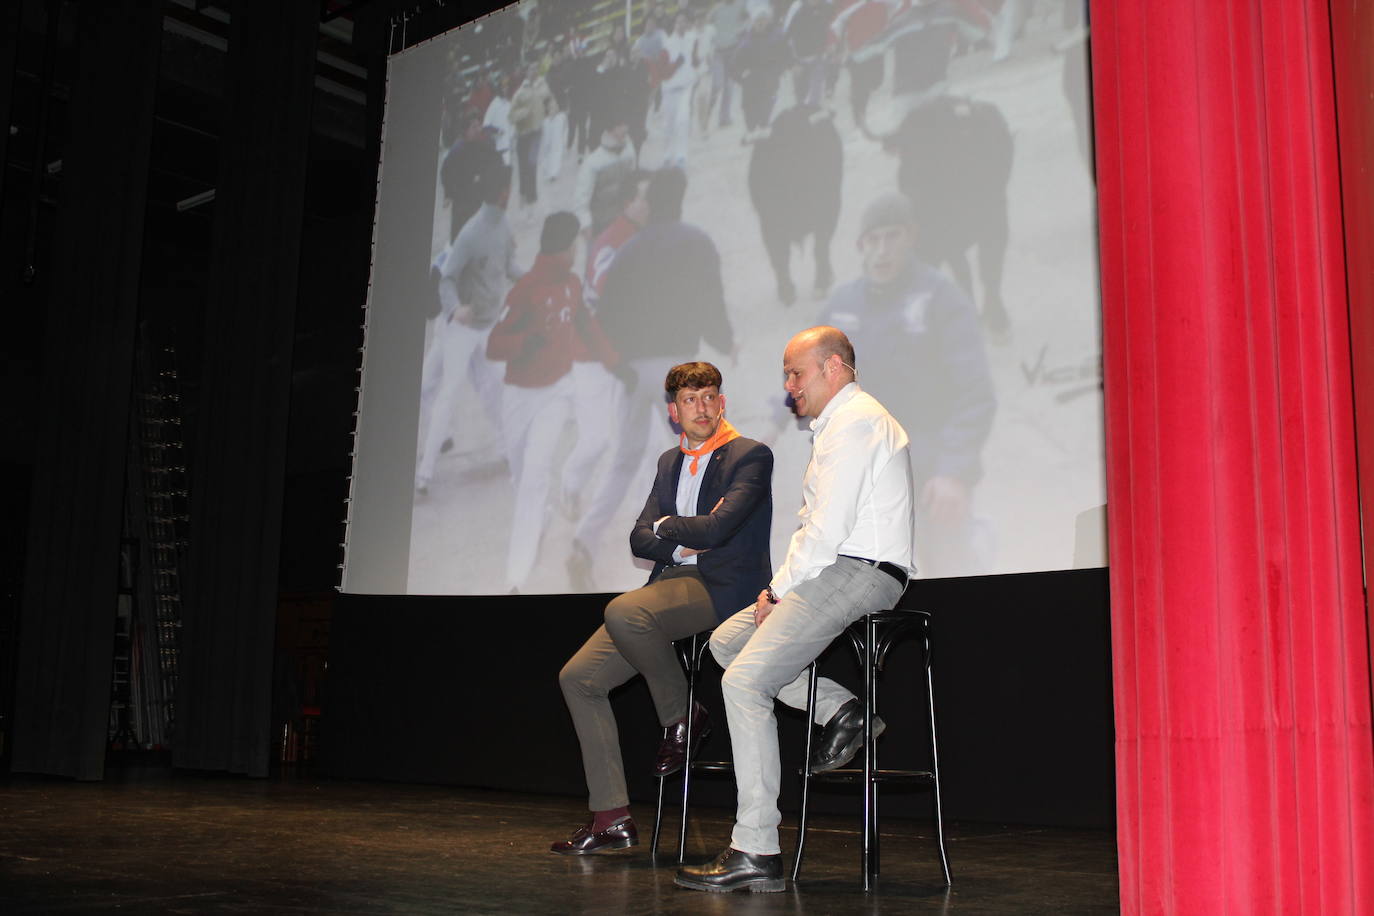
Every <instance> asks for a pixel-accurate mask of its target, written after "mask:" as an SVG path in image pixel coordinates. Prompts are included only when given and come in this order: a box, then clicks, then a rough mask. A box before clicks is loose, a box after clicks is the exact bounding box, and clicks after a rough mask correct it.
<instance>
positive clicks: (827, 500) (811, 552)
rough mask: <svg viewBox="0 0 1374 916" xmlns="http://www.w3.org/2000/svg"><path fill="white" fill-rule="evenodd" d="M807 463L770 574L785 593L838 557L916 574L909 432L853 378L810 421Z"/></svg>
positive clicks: (775, 589)
mask: <svg viewBox="0 0 1374 916" xmlns="http://www.w3.org/2000/svg"><path fill="white" fill-rule="evenodd" d="M811 429H812V431H813V432H814V433H815V435H814V436H813V438H812V440H811V463H810V464H808V465H807V467H806V476H805V477H804V478H803V479H802V507H801V510H800V511H799V512H798V513H797V514H798V516H800V518H801V527H800V528H799V529H797V531H796V533H795V534H793V535H792V541H791V543H790V544H788V546H787V558H786V559H784V560H783V562H782V566H780V567H779V568H778V571H777V574H776V575H774V576H773V581H772V583H771V584H772V586H773V592H774V593H775V594H776V595H777V596H778V597H782V596H783V595H785V594H787V593H788V592H789V591H791V590H792V589H794V588H796V587H797V586H798V585H800V584H801V583H803V582H805V581H807V580H808V579H813V578H815V577H816V576H818V575H819V574H820V572H821V570H823V569H825V568H826V567H827V566H830V565H831V564H833V563H834V562H835V558H836V557H838V556H840V555H842V554H843V555H846V556H852V557H863V558H865V559H868V560H878V561H886V562H889V563H896V564H897V565H898V566H900V567H902V568H903V569H905V570H906V571H907V573H908V575H909V574H911V573H914V572H915V571H916V551H915V545H914V543H913V541H912V529H913V528H914V527H915V523H916V519H915V514H914V513H915V501H914V498H913V494H912V482H911V453H910V449H909V448H908V442H909V440H908V439H907V435H906V431H905V430H903V429H902V426H901V424H900V423H898V422H897V421H896V420H895V419H894V418H893V417H892V414H890V413H888V412H887V409H886V408H884V407H883V405H882V404H879V403H878V402H877V400H875V399H874V397H873V396H872V395H870V394H869V393H868V392H866V391H864V390H862V389H861V388H860V387H859V386H858V384H857V383H856V382H850V383H849V384H848V385H845V386H844V387H843V388H841V389H840V390H839V391H838V392H836V394H835V396H834V397H833V398H831V400H830V403H829V404H827V405H825V410H823V411H821V415H820V416H819V417H817V418H816V419H814V420H812V421H811Z"/></svg>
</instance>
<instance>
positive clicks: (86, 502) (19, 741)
mask: <svg viewBox="0 0 1374 916" xmlns="http://www.w3.org/2000/svg"><path fill="white" fill-rule="evenodd" d="M75 15H76V16H77V20H76V31H75V48H74V65H73V69H72V73H73V75H72V82H71V101H70V105H69V109H68V111H69V117H70V122H71V123H70V126H69V134H68V137H69V139H68V142H67V144H66V147H65V148H64V149H63V150H61V158H62V189H61V200H60V203H59V207H58V216H57V228H56V233H55V237H54V240H53V247H52V253H51V259H50V263H49V264H47V265H41V269H46V270H49V271H51V273H52V277H51V278H50V280H49V290H50V296H49V300H48V316H47V317H48V321H47V330H46V337H45V342H44V351H43V352H44V357H43V374H42V378H43V385H42V395H41V397H42V413H41V417H40V431H39V435H38V442H37V454H36V460H35V471H34V478H33V494H32V498H31V503H30V518H31V523H30V528H29V553H28V561H27V565H26V571H25V577H24V598H23V610H22V612H21V617H20V625H19V662H18V666H17V668H18V670H17V676H16V684H15V732H14V756H13V761H12V768H13V769H14V770H17V771H24V772H35V773H50V774H54V775H60V776H72V777H75V778H77V779H99V778H101V777H102V776H103V775H104V767H105V736H106V729H107V722H108V717H109V707H110V667H111V654H112V651H113V636H114V615H115V601H116V588H117V579H116V576H117V567H118V560H119V534H120V524H121V519H122V510H123V496H124V469H125V456H126V446H127V444H128V443H127V438H128V425H129V422H128V420H129V403H130V389H131V385H132V379H133V362H134V336H135V327H136V322H137V315H138V287H139V265H140V262H141V258H142V245H143V222H144V212H145V207H146V191H147V183H148V161H149V155H148V154H149V144H150V138H151V135H152V123H153V101H154V97H155V94H156V88H157V72H158V51H159V43H160V40H161V35H162V12H161V8H160V4H159V3H157V2H154V0H109V2H105V3H82V4H79V5H77V6H76V7H75ZM47 27H48V28H49V29H54V28H57V23H54V22H49V23H48V25H47Z"/></svg>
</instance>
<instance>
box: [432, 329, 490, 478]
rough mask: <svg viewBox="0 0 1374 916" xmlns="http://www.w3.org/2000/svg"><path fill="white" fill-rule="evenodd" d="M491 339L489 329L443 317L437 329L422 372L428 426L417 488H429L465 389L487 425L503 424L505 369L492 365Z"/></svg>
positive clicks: (451, 432) (449, 436)
mask: <svg viewBox="0 0 1374 916" xmlns="http://www.w3.org/2000/svg"><path fill="white" fill-rule="evenodd" d="M490 334H491V329H490V328H473V327H469V326H467V325H465V324H463V323H461V322H458V321H449V320H447V319H446V318H444V317H443V316H440V317H439V318H438V319H437V320H436V321H435V323H434V341H433V343H432V344H431V345H430V349H429V352H428V353H426V354H425V361H424V365H423V367H422V369H421V380H420V416H421V418H422V419H425V418H427V421H428V424H429V425H428V427H427V428H426V430H425V439H424V442H423V443H422V445H421V447H420V460H419V463H418V464H417V466H416V468H415V483H416V485H417V486H422V487H424V486H429V482H430V480H431V479H432V478H433V477H434V463H435V462H436V461H438V460H439V451H440V449H441V448H443V445H444V440H445V439H449V438H452V437H453V435H454V429H453V415H454V412H455V411H456V409H457V407H458V396H459V395H460V394H462V392H463V389H464V386H465V385H471V386H472V389H473V390H474V391H475V392H476V394H477V398H478V400H479V401H480V402H481V404H482V407H483V409H484V410H485V411H486V414H487V419H489V420H491V421H492V423H493V424H498V423H499V422H500V416H501V388H502V385H501V375H502V373H504V372H505V364H504V363H498V362H494V361H492V360H489V359H487V336H488V335H490Z"/></svg>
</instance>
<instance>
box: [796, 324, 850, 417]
mask: <svg viewBox="0 0 1374 916" xmlns="http://www.w3.org/2000/svg"><path fill="white" fill-rule="evenodd" d="M782 374H783V387H784V388H786V389H787V393H788V394H789V395H791V396H792V403H793V405H794V406H795V408H796V411H797V415H798V416H803V417H818V416H820V414H821V411H823V410H825V407H826V405H827V404H829V403H830V399H831V398H833V397H834V396H835V395H836V394H838V393H839V391H840V389H841V388H843V387H844V386H845V385H848V384H849V383H850V382H852V381H854V345H853V344H851V343H850V342H849V338H848V337H846V336H845V334H844V332H843V331H841V330H840V329H839V328H832V327H829V326H826V325H821V326H819V327H814V328H807V329H806V330H805V331H802V332H801V333H800V334H798V335H796V336H795V337H793V338H792V339H791V340H790V341H788V342H787V349H786V350H784V351H783V354H782Z"/></svg>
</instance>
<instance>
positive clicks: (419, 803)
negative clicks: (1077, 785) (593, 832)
mask: <svg viewBox="0 0 1374 916" xmlns="http://www.w3.org/2000/svg"><path fill="white" fill-rule="evenodd" d="M634 813H635V814H636V821H637V823H638V824H639V827H640V830H641V845H640V846H637V847H635V848H633V849H629V850H623V851H620V852H614V853H609V854H604V855H597V856H589V857H563V856H555V855H552V854H551V853H549V852H548V845H549V843H550V842H552V841H553V840H555V839H560V838H562V837H564V836H566V835H567V834H568V833H570V832H571V831H572V829H573V828H574V827H576V826H577V825H578V824H579V823H581V822H582V821H583V819H584V815H585V810H584V808H583V806H582V805H581V804H579V803H578V802H577V801H576V800H574V799H566V798H551V797H544V796H535V795H516V794H511V793H504V792H487V791H481V790H472V789H455V788H452V787H444V786H415V785H399V784H391V783H357V782H334V781H318V780H311V779H309V778H302V777H296V776H282V777H276V778H273V779H270V780H248V779H243V778H233V777H227V776H226V777H220V776H201V775H191V774H185V773H173V772H170V771H168V770H165V769H157V768H153V769H143V770H126V769H115V770H111V771H110V773H109V775H108V776H107V778H106V780H105V781H104V782H100V783H74V782H69V781H63V780H56V779H45V778H39V777H25V776H11V777H8V778H4V777H0V913H4V914H7V916H13V914H17V913H106V912H115V911H118V912H122V913H405V914H424V913H521V914H532V913H607V914H620V913H628V914H640V913H645V914H647V913H692V914H699V913H729V914H732V916H733V914H741V913H747V914H755V913H788V914H802V913H806V914H846V913H1018V914H1020V913H1114V912H1116V911H1117V881H1116V852H1115V839H1114V837H1113V836H1112V834H1110V833H1108V832H1103V831H1085V830H1065V829H1057V828H1046V827H1016V826H999V825H987V824H953V825H951V826H950V828H949V829H948V832H947V839H948V849H949V856H950V866H951V869H952V871H953V872H954V886H953V887H952V888H950V889H948V890H947V889H946V888H945V887H943V886H942V883H941V881H940V878H939V862H938V859H937V856H936V853H935V847H934V844H933V841H932V839H931V834H930V829H929V827H928V825H926V824H923V823H920V822H914V821H899V820H888V821H885V822H884V824H883V838H882V839H883V874H882V877H881V879H880V881H879V885H878V888H877V889H876V890H875V891H874V892H872V893H868V894H865V893H864V892H863V890H862V888H861V885H860V883H859V873H858V872H859V854H858V849H857V827H858V818H857V816H855V817H854V818H836V817H822V818H815V819H814V821H813V822H814V825H815V829H814V832H813V831H808V839H807V855H806V868H805V869H804V871H803V873H802V880H801V881H800V882H799V883H797V884H796V885H793V884H792V883H791V882H790V881H789V883H788V888H787V890H786V891H785V892H783V893H780V894H747V893H739V894H704V893H700V892H695V891H688V890H683V889H681V888H678V887H675V886H674V884H673V873H674V870H675V868H676V854H675V849H674V847H675V845H676V819H675V818H674V819H673V820H672V821H671V822H669V824H668V825H667V828H666V829H665V842H664V849H663V850H661V852H660V862H659V864H657V865H655V863H654V862H653V861H652V860H651V858H650V856H649V849H648V842H649V833H650V832H651V831H652V828H653V809H652V807H650V806H647V805H639V806H637V807H635V809H634ZM729 823H730V818H729V812H726V811H723V810H720V809H710V808H706V809H699V810H695V811H694V817H693V825H692V828H693V829H692V831H691V833H690V834H689V836H688V851H689V855H688V861H703V860H705V859H708V858H711V857H712V856H713V855H714V854H715V853H716V852H717V851H719V849H720V848H722V847H723V846H725V844H726V843H727V841H728V838H729ZM788 826H789V823H788V822H787V821H785V822H784V832H783V848H784V851H785V852H787V853H788V855H789V861H790V853H791V849H792V845H793V843H794V842H795V833H794V832H793V831H791V830H789V829H787V828H788Z"/></svg>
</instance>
